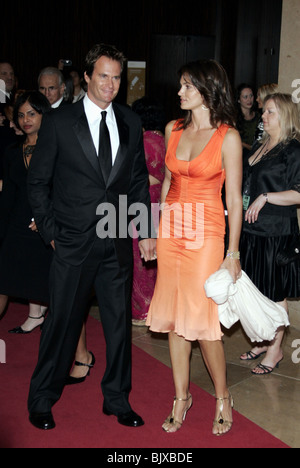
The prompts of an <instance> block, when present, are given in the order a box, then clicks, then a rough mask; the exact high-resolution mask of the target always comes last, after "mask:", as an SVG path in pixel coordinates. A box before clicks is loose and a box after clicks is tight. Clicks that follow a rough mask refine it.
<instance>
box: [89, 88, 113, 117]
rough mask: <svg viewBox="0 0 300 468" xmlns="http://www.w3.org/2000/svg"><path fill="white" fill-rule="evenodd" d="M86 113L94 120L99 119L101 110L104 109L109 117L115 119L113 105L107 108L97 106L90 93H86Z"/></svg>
mask: <svg viewBox="0 0 300 468" xmlns="http://www.w3.org/2000/svg"><path fill="white" fill-rule="evenodd" d="M83 104H84V109H85V113H86V115H87V118H88V120H91V121H94V120H99V119H100V116H101V112H103V111H104V110H105V111H106V112H107V118H108V119H110V120H112V121H114V112H113V105H112V103H110V105H109V106H108V107H107V108H106V109H101V108H100V107H99V106H97V105H96V104H95V103H94V102H93V101H91V100H90V98H89V97H88V95H87V94H86V95H85V97H84V99H83Z"/></svg>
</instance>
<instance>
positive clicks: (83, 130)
mask: <svg viewBox="0 0 300 468" xmlns="http://www.w3.org/2000/svg"><path fill="white" fill-rule="evenodd" d="M80 104H82V103H81V102H80ZM73 105H75V104H73ZM73 129H74V131H75V134H76V137H77V139H78V141H79V143H80V146H81V148H82V150H83V152H84V154H85V156H86V158H87V159H88V161H89V162H90V164H91V165H92V166H93V168H94V169H95V171H96V172H97V174H98V175H99V176H100V177H101V179H102V180H103V176H102V172H101V169H100V164H99V160H98V156H97V152H96V149H95V146H94V143H93V139H92V136H91V132H90V128H89V124H88V121H87V118H86V115H85V112H84V107H83V104H82V112H81V114H80V116H79V119H78V120H77V121H76V123H75V124H74V125H73Z"/></svg>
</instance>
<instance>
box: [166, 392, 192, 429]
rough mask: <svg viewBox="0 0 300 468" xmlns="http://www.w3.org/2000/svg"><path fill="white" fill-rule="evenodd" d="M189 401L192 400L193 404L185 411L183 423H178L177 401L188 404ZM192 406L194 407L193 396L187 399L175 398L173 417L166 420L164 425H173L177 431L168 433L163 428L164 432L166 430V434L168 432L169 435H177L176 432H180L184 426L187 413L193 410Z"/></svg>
mask: <svg viewBox="0 0 300 468" xmlns="http://www.w3.org/2000/svg"><path fill="white" fill-rule="evenodd" d="M189 400H191V404H190V406H189V407H188V409H187V410H185V412H184V414H183V418H182V422H180V421H176V420H175V408H176V403H177V401H184V402H188V401H189ZM192 406H193V398H192V395H190V396H189V397H188V398H186V399H183V398H177V397H175V398H174V404H173V410H172V415H171V417H170V418H167V419H166V420H165V422H164V424H171V425H172V426H173V427H175V428H176V430H175V431H168V430H167V429H165V428H164V426H163V427H162V428H163V430H164V431H165V432H167V433H168V434H172V433H175V432H177V431H179V429H181V426H182V424H183V423H184V421H185V418H186V415H187V412H188V411H189V410H190V409H191V407H192Z"/></svg>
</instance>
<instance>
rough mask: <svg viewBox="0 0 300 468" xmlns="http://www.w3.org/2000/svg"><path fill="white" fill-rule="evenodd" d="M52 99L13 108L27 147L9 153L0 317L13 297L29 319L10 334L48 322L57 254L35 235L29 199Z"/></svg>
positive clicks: (25, 100)
mask: <svg viewBox="0 0 300 468" xmlns="http://www.w3.org/2000/svg"><path fill="white" fill-rule="evenodd" d="M49 108H50V104H49V102H48V100H47V99H46V98H45V97H44V96H43V95H42V94H40V93H39V92H38V91H30V92H25V93H22V94H21V95H20V97H19V98H18V99H17V102H16V104H15V107H14V122H15V125H16V126H17V127H18V128H19V130H21V131H22V132H23V135H24V139H23V143H22V144H17V143H16V144H13V145H11V146H9V147H8V148H7V149H6V152H5V166H4V169H5V171H4V179H3V194H2V199H1V204H0V239H1V241H2V243H1V250H0V293H1V298H0V315H1V314H2V313H3V311H4V308H5V307H6V304H7V300H8V297H15V298H18V299H25V300H28V301H29V303H30V306H29V317H28V318H27V319H26V321H25V323H24V324H23V325H22V326H20V327H17V328H15V329H13V330H11V333H16V334H28V333H31V332H32V331H33V330H34V329H35V328H37V327H39V326H41V325H42V324H43V322H44V317H45V312H46V310H47V304H48V303H49V291H48V278H49V271H50V263H51V261H52V255H53V254H52V250H51V249H50V248H49V247H46V245H45V244H44V242H43V240H42V239H41V237H40V236H39V234H38V233H37V232H36V226H35V222H34V220H33V214H32V210H31V207H30V205H29V201H28V195H27V175H28V169H29V166H30V161H31V157H32V154H33V153H34V150H35V145H36V142H37V137H38V131H39V129H40V126H41V122H42V118H43V115H44V114H45V112H47V111H48V110H49Z"/></svg>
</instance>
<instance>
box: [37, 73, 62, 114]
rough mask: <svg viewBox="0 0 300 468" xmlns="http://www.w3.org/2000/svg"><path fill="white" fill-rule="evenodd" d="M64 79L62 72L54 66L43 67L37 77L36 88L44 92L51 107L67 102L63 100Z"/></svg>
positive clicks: (55, 107) (54, 107)
mask: <svg viewBox="0 0 300 468" xmlns="http://www.w3.org/2000/svg"><path fill="white" fill-rule="evenodd" d="M65 88H66V85H65V81H64V75H63V74H62V72H61V71H60V70H59V69H58V68H55V67H47V68H44V69H43V70H42V71H41V72H40V74H39V77H38V89H39V91H40V93H42V94H44V96H46V98H47V99H48V101H49V102H50V105H51V107H52V109H57V108H58V107H60V106H64V105H66V104H68V103H67V102H66V101H65V100H64V92H65Z"/></svg>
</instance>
